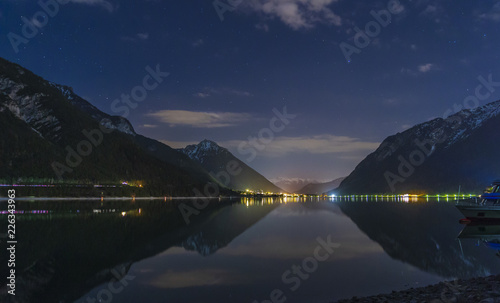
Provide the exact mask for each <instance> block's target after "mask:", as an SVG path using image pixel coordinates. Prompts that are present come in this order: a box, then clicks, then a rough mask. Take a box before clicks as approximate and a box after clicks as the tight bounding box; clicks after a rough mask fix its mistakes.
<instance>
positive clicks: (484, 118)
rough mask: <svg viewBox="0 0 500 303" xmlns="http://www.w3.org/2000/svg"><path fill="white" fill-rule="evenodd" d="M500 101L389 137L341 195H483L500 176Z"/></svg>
mask: <svg viewBox="0 0 500 303" xmlns="http://www.w3.org/2000/svg"><path fill="white" fill-rule="evenodd" d="M499 113H500V101H496V102H492V103H489V104H486V105H484V106H481V107H477V108H474V109H466V110H462V111H460V112H458V113H456V114H454V115H451V116H449V117H447V118H446V119H442V118H437V119H434V120H431V121H429V122H425V123H422V124H419V125H416V126H414V127H412V128H410V129H408V130H406V131H404V132H402V133H397V134H396V135H393V136H390V137H388V138H387V139H385V140H384V141H383V142H382V144H381V145H380V146H379V148H377V150H376V151H375V152H373V153H371V154H370V155H368V156H367V157H366V158H365V159H364V160H363V161H361V163H359V164H358V166H357V167H356V168H355V169H354V171H353V172H352V173H351V174H350V175H349V176H348V177H347V178H346V179H345V180H344V181H343V182H342V183H341V184H340V187H339V188H338V190H336V192H337V193H340V194H368V193H457V192H458V190H459V186H460V189H461V192H462V193H480V192H481V190H482V189H484V188H485V186H486V185H488V184H489V183H490V182H491V181H493V180H494V179H498V178H499V177H500V158H499V153H498V151H499V150H500V132H499V131H498V130H499V126H500V116H499Z"/></svg>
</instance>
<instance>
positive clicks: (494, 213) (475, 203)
mask: <svg viewBox="0 0 500 303" xmlns="http://www.w3.org/2000/svg"><path fill="white" fill-rule="evenodd" d="M456 207H457V208H458V210H459V211H460V212H461V213H462V214H463V215H464V216H465V218H466V219H468V220H471V221H478V220H500V180H495V181H494V182H493V183H492V184H491V186H489V187H488V188H487V189H486V190H485V192H484V193H483V194H482V195H481V198H480V199H479V200H477V199H476V200H469V201H463V202H462V203H459V204H457V205H456ZM461 221H462V222H465V221H463V220H461Z"/></svg>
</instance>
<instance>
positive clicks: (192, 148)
mask: <svg viewBox="0 0 500 303" xmlns="http://www.w3.org/2000/svg"><path fill="white" fill-rule="evenodd" d="M178 150H179V151H180V152H182V153H183V154H185V155H187V156H188V157H189V158H191V159H192V160H194V161H196V162H197V163H199V164H200V165H201V166H202V167H203V168H204V169H205V170H206V171H208V172H210V174H211V175H212V176H213V177H214V178H216V179H217V180H218V181H219V182H220V183H222V184H223V185H225V186H227V187H229V188H232V189H234V190H241V191H245V190H247V189H249V190H252V191H263V192H273V193H279V192H283V189H281V188H279V187H277V186H276V185H274V184H273V183H271V182H270V181H269V180H267V179H266V178H265V177H264V176H262V175H261V174H259V173H258V172H256V171H255V170H254V169H252V168H251V167H249V166H248V165H246V164H245V163H244V162H243V161H241V160H239V159H238V158H236V157H235V156H234V155H233V154H232V153H231V152H229V151H228V150H227V149H225V148H223V147H220V146H219V145H217V143H215V142H213V141H210V140H203V141H201V142H200V143H199V144H196V145H188V146H186V147H185V148H182V149H178Z"/></svg>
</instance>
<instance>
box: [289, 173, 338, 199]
mask: <svg viewBox="0 0 500 303" xmlns="http://www.w3.org/2000/svg"><path fill="white" fill-rule="evenodd" d="M344 179H345V177H344V178H337V179H335V180H333V181H330V182H325V183H309V184H307V185H306V186H304V187H302V188H301V189H299V190H298V191H296V192H295V193H297V194H303V195H307V194H310V195H321V194H323V193H326V192H330V191H332V190H334V189H336V188H337V187H339V185H340V183H341V182H342V181H343V180H344Z"/></svg>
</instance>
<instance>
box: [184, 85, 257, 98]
mask: <svg viewBox="0 0 500 303" xmlns="http://www.w3.org/2000/svg"><path fill="white" fill-rule="evenodd" d="M212 95H232V96H238V97H251V96H252V94H251V93H250V92H248V91H243V90H238V89H234V88H220V89H217V88H212V87H205V88H204V89H203V91H201V92H197V93H195V94H193V96H195V97H198V98H207V97H210V96H212Z"/></svg>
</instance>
